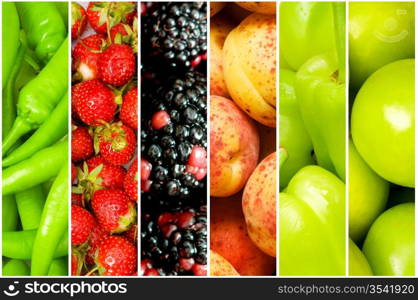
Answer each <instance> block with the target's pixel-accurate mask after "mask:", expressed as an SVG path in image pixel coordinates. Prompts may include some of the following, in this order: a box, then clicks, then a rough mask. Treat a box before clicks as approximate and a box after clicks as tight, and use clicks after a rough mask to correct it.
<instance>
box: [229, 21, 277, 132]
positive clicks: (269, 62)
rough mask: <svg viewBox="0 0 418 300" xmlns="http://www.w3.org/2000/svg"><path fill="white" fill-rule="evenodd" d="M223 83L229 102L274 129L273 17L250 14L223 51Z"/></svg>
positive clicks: (230, 35) (274, 43)
mask: <svg viewBox="0 0 418 300" xmlns="http://www.w3.org/2000/svg"><path fill="white" fill-rule="evenodd" d="M223 68H224V79H225V83H226V86H227V88H228V91H229V94H230V95H231V97H232V99H233V100H234V101H235V102H236V103H237V104H238V105H239V106H240V107H241V109H242V110H244V111H245V112H246V113H247V114H248V115H249V116H251V117H252V118H253V119H255V120H257V121H258V122H260V123H262V124H264V125H266V126H269V127H275V126H276V17H275V16H272V15H262V14H251V15H249V16H248V17H247V18H245V19H244V20H243V21H242V22H241V23H240V25H239V26H238V27H236V28H235V29H234V30H232V31H231V32H230V33H229V34H228V37H227V38H226V40H225V43H224V48H223Z"/></svg>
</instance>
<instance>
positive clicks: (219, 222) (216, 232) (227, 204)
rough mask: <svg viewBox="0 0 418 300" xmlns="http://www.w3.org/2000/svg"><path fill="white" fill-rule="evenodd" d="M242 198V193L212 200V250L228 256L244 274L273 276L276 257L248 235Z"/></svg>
mask: <svg viewBox="0 0 418 300" xmlns="http://www.w3.org/2000/svg"><path fill="white" fill-rule="evenodd" d="M241 199H242V193H238V194H236V195H234V196H232V197H230V198H212V199H211V202H210V206H211V214H210V215H211V217H210V218H211V220H210V249H212V250H215V251H216V252H217V253H219V254H220V255H222V256H223V257H224V258H225V259H227V260H228V261H229V262H230V263H231V264H232V265H233V266H234V268H235V269H236V270H237V271H238V273H240V274H241V275H247V276H262V275H272V274H274V272H275V270H276V260H275V259H274V258H273V257H271V256H269V255H267V254H265V253H264V252H263V251H261V250H260V249H258V247H257V246H256V245H255V244H254V243H253V241H252V240H251V239H250V237H249V236H248V232H247V225H246V224H245V219H244V214H243V213H242V206H241Z"/></svg>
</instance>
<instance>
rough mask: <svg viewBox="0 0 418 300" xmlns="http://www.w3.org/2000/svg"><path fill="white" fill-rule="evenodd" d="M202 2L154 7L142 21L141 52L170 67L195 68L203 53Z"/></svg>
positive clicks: (203, 16)
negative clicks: (162, 59) (163, 61)
mask: <svg viewBox="0 0 418 300" xmlns="http://www.w3.org/2000/svg"><path fill="white" fill-rule="evenodd" d="M206 7H207V5H206V3H205V2H163V3H155V4H154V5H153V6H152V7H151V8H149V9H148V10H147V13H146V14H145V16H143V17H142V24H143V26H142V28H143V31H142V36H143V37H144V43H143V48H144V50H145V51H146V52H148V53H149V55H150V56H155V55H156V56H159V57H163V58H164V59H165V60H166V62H167V63H168V64H169V66H170V67H173V68H177V67H186V68H190V67H195V66H197V65H198V64H199V62H200V61H201V59H202V57H205V55H206V51H207V36H206V34H207V13H206Z"/></svg>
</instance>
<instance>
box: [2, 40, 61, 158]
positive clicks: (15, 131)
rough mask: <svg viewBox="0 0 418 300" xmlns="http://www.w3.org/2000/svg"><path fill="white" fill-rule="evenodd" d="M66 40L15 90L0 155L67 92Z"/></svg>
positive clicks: (40, 121)
mask: <svg viewBox="0 0 418 300" xmlns="http://www.w3.org/2000/svg"><path fill="white" fill-rule="evenodd" d="M67 65H68V39H65V41H64V42H63V43H62V45H61V47H60V48H59V50H58V52H57V53H56V54H55V55H54V57H53V58H52V59H51V61H50V62H49V63H48V64H47V65H46V66H45V68H43V69H42V71H41V72H40V73H39V75H38V76H36V77H35V78H34V79H33V80H31V81H30V82H29V83H28V84H26V85H25V87H24V88H23V89H22V90H21V91H20V93H19V99H18V104H17V118H16V120H15V122H14V124H13V128H12V130H11V132H10V133H9V134H8V135H7V136H6V137H5V138H4V140H3V146H2V149H3V155H4V154H6V153H7V151H8V150H9V149H10V148H11V147H12V146H13V144H14V143H15V142H16V141H17V140H18V139H19V138H20V137H21V136H23V135H24V134H26V133H28V132H29V131H31V130H33V129H36V128H38V127H39V126H41V125H42V123H43V122H44V121H45V120H46V119H47V118H48V116H49V115H50V114H51V112H52V110H53V109H54V108H55V106H56V105H57V104H58V103H59V101H60V100H61V98H62V97H63V96H64V94H65V93H66V92H67V87H68V67H67Z"/></svg>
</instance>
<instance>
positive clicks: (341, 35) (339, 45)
mask: <svg viewBox="0 0 418 300" xmlns="http://www.w3.org/2000/svg"><path fill="white" fill-rule="evenodd" d="M332 8H333V15H334V26H335V43H336V49H337V57H338V64H339V71H338V80H339V82H342V83H344V82H345V71H346V68H345V53H346V51H345V49H346V43H345V42H346V38H345V35H346V32H345V31H346V28H345V27H346V26H345V18H346V16H345V2H333V3H332Z"/></svg>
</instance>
